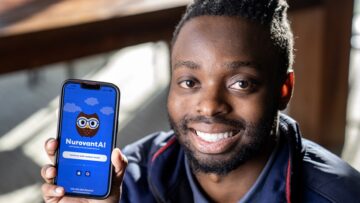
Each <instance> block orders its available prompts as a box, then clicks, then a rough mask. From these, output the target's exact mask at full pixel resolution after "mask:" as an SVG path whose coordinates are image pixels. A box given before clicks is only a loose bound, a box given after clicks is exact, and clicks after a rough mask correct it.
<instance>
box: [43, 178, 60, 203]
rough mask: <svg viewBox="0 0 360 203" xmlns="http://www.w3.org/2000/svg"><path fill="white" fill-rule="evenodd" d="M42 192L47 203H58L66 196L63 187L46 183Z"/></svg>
mask: <svg viewBox="0 0 360 203" xmlns="http://www.w3.org/2000/svg"><path fill="white" fill-rule="evenodd" d="M41 190H42V194H43V198H44V200H45V202H57V201H56V200H57V199H60V198H62V197H63V196H64V195H65V190H64V188H63V187H59V186H57V185H52V184H49V183H44V184H43V185H42V186H41Z"/></svg>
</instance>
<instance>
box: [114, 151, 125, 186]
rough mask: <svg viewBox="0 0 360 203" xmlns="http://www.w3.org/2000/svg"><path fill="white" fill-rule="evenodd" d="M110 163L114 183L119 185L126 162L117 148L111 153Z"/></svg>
mask: <svg viewBox="0 0 360 203" xmlns="http://www.w3.org/2000/svg"><path fill="white" fill-rule="evenodd" d="M111 162H112V164H113V165H114V183H115V184H116V185H121V183H122V181H123V177H124V174H125V169H126V167H127V164H128V160H127V158H126V157H125V155H123V154H122V153H121V151H120V149H119V148H115V149H114V150H113V151H112V153H111Z"/></svg>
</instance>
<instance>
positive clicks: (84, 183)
mask: <svg viewBox="0 0 360 203" xmlns="http://www.w3.org/2000/svg"><path fill="white" fill-rule="evenodd" d="M119 100H120V90H119V88H117V87H116V86H115V85H113V84H110V83H105V82H98V81H87V80H66V81H65V82H64V83H63V86H62V94H61V97H60V108H59V109H60V113H59V124H58V136H57V139H58V143H59V147H58V150H57V156H56V168H57V176H56V178H55V180H54V183H55V184H56V185H59V186H62V187H64V188H65V195H69V196H81V197H88V198H98V199H103V198H106V197H107V196H108V195H109V193H110V189H111V176H112V168H113V167H112V164H111V152H112V150H113V148H114V147H115V144H116V143H115V142H116V134H117V124H118V112H119Z"/></svg>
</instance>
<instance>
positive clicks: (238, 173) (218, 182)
mask: <svg viewBox="0 0 360 203" xmlns="http://www.w3.org/2000/svg"><path fill="white" fill-rule="evenodd" d="M274 147H275V144H271V145H269V146H267V148H266V150H264V151H263V153H261V154H260V155H259V156H257V157H255V158H253V159H251V160H249V161H247V162H246V163H244V164H243V165H241V166H240V167H238V168H237V169H235V170H233V171H231V172H229V173H228V174H226V175H217V174H213V173H201V172H198V173H195V177H196V180H197V181H198V183H199V185H200V186H201V188H202V190H203V191H204V192H205V193H206V194H207V196H208V197H209V198H210V199H211V200H212V201H214V202H238V201H239V200H240V199H241V198H242V197H244V195H245V194H246V193H247V192H248V191H249V190H250V188H251V187H252V185H253V184H254V183H255V181H256V179H257V178H258V177H259V175H260V173H261V171H262V170H263V168H264V167H265V165H266V163H267V160H268V159H269V157H270V155H271V153H272V151H273V149H274Z"/></svg>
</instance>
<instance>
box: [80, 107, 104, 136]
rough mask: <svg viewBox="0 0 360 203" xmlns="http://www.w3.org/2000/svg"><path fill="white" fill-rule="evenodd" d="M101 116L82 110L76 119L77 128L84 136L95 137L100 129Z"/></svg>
mask: <svg viewBox="0 0 360 203" xmlns="http://www.w3.org/2000/svg"><path fill="white" fill-rule="evenodd" d="M99 126H100V121H99V116H98V115H97V114H96V113H94V114H85V113H83V112H80V113H79V115H78V116H77V119H76V130H77V131H78V133H79V134H80V135H81V136H82V137H94V136H95V135H96V133H97V132H98V130H99Z"/></svg>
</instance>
